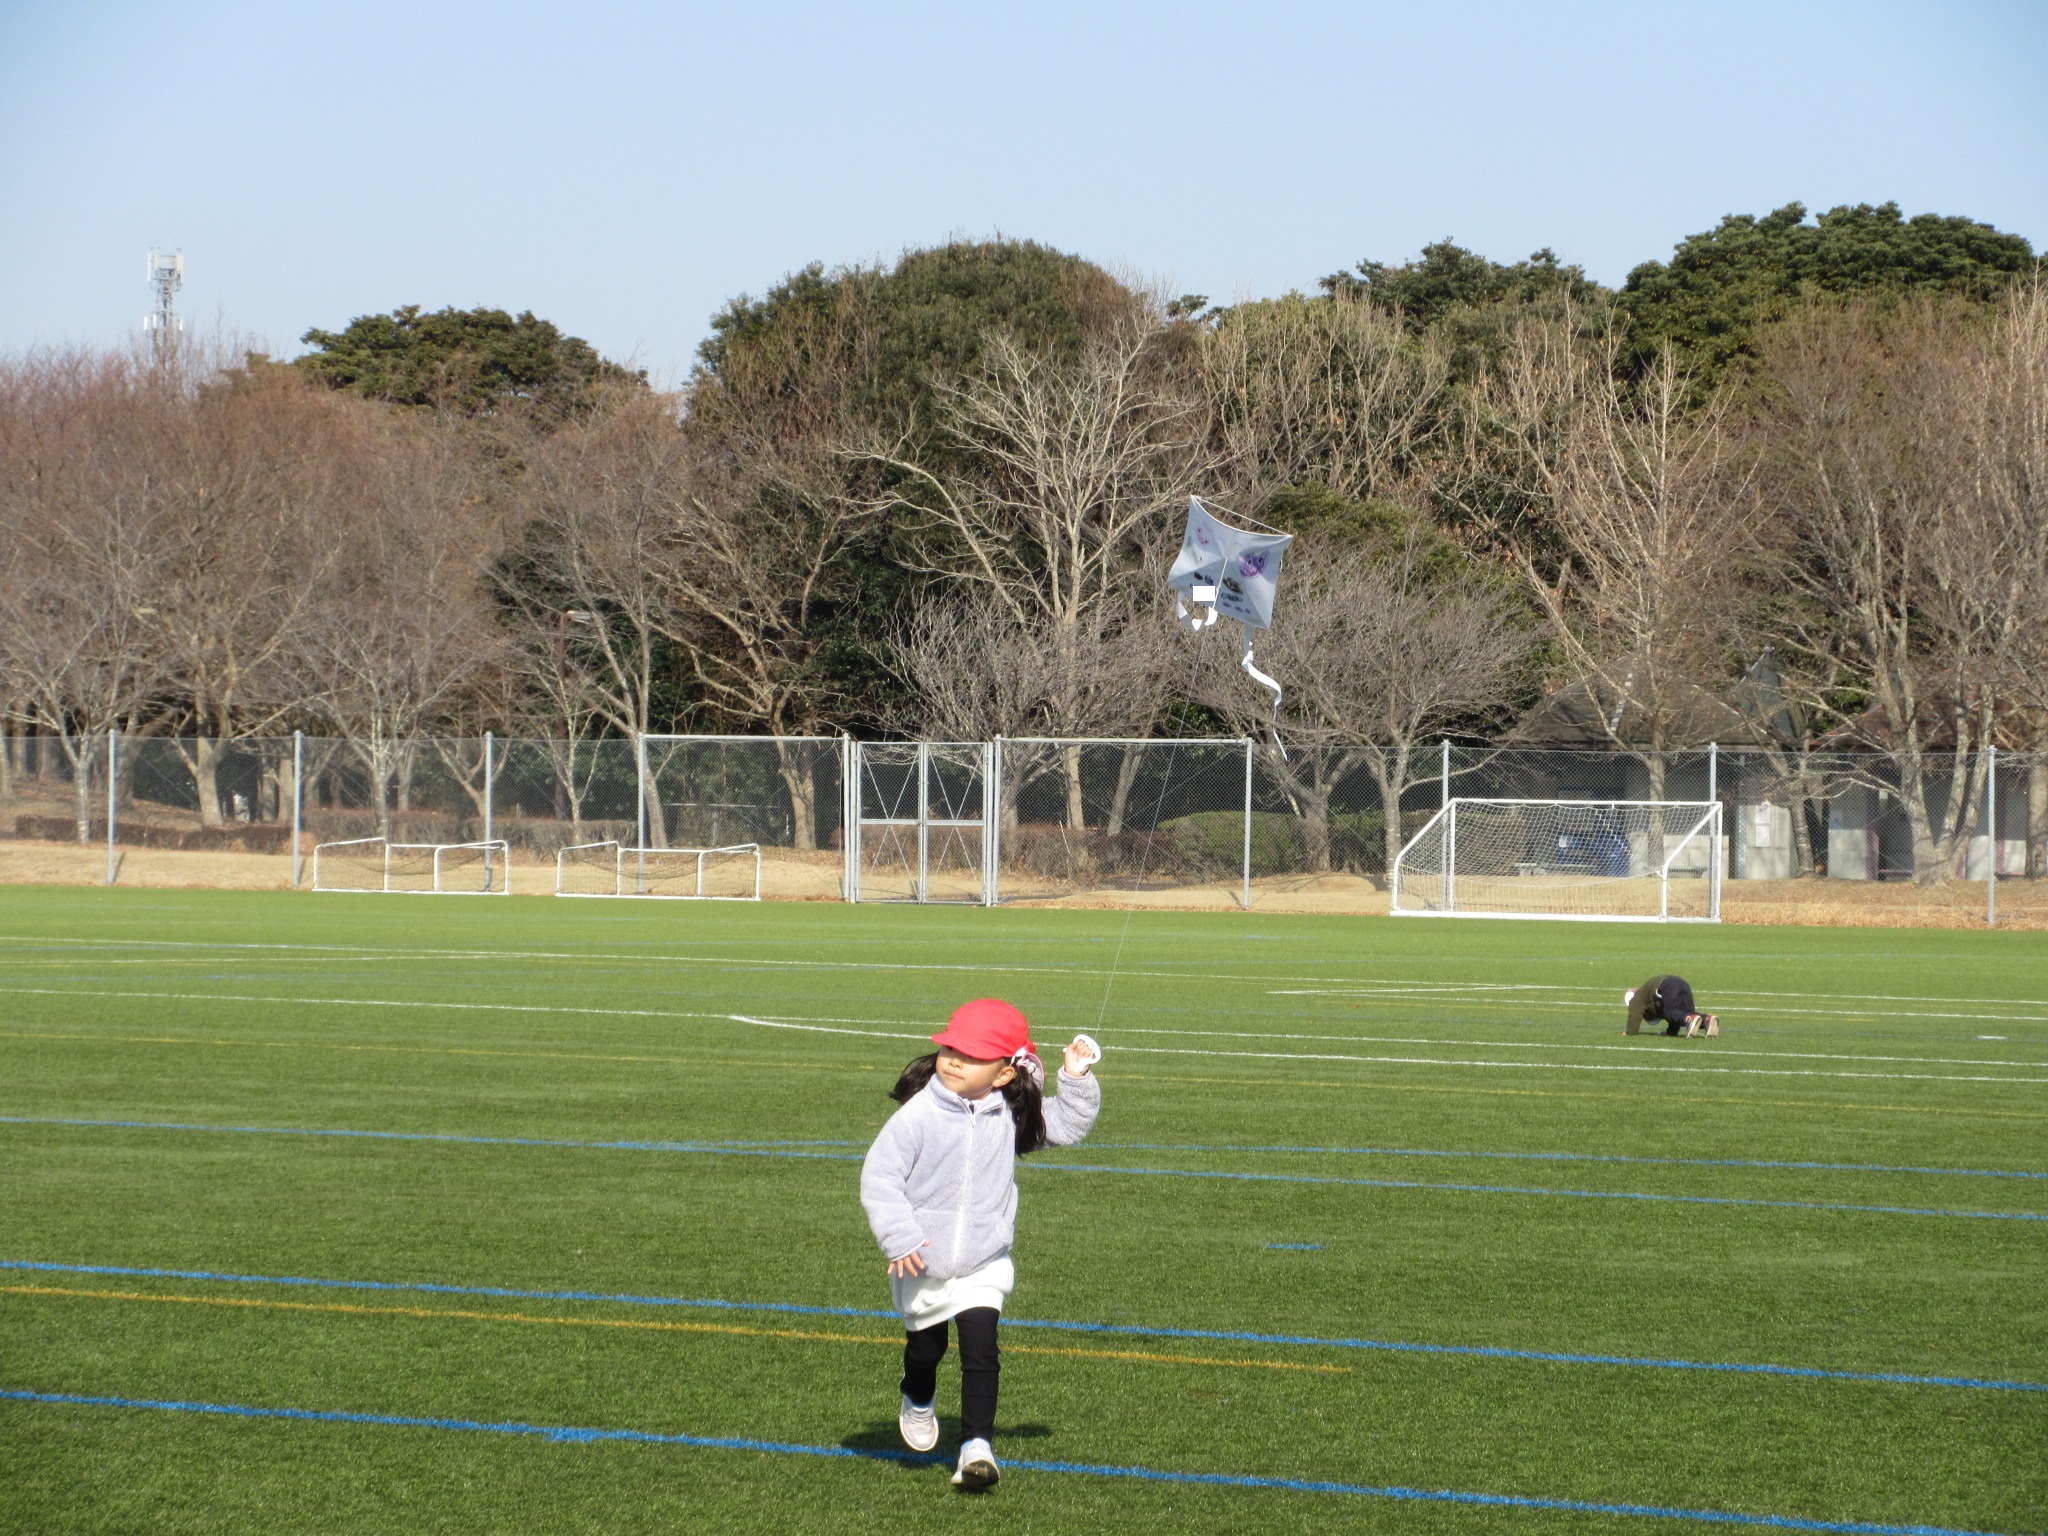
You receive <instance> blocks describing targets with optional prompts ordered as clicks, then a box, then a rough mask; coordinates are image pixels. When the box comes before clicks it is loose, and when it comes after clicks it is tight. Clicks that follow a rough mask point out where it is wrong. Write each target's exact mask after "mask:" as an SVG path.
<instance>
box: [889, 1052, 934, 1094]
mask: <svg viewBox="0 0 2048 1536" xmlns="http://www.w3.org/2000/svg"><path fill="white" fill-rule="evenodd" d="M938 1070H939V1053H938V1052H937V1051H927V1052H925V1054H924V1055H922V1056H919V1057H917V1058H916V1059H914V1060H913V1061H912V1062H911V1063H910V1065H908V1066H907V1067H905V1068H904V1069H903V1075H902V1076H901V1077H899V1078H897V1079H896V1086H895V1087H894V1088H891V1089H890V1090H889V1097H890V1098H892V1099H894V1100H895V1101H896V1102H897V1103H898V1104H908V1103H909V1102H910V1101H911V1100H912V1099H914V1098H916V1097H917V1096H918V1095H919V1094H920V1093H923V1092H924V1085H925V1084H926V1083H928V1082H930V1081H931V1080H932V1074H933V1073H934V1072H936V1071H938Z"/></svg>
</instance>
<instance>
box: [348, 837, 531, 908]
mask: <svg viewBox="0 0 2048 1536" xmlns="http://www.w3.org/2000/svg"><path fill="white" fill-rule="evenodd" d="M313 889H314V890H316V891H375V892H380V893H384V894H387V895H410V896H509V895H511V894H512V862H511V849H510V848H509V847H508V846H507V844H506V843H505V841H504V839H502V838H494V839H492V840H491V841H488V842H481V843H394V842H392V841H391V840H390V839H389V838H383V837H352V838H348V839H346V840H345V841H342V842H338V843H321V844H320V845H319V846H317V847H316V848H314V850H313Z"/></svg>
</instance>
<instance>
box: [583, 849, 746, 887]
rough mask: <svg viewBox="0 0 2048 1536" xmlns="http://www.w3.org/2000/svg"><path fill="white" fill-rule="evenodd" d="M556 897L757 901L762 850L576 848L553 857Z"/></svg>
mask: <svg viewBox="0 0 2048 1536" xmlns="http://www.w3.org/2000/svg"><path fill="white" fill-rule="evenodd" d="M555 894H556V895H557V896H666V897H670V898H673V899H681V900H684V901H759V900H760V899H761V845H760V844H759V843H735V844H734V845H732V846H731V847H729V848H628V847H625V846H624V845H623V844H620V843H609V842H608V843H578V844H576V845H575V846H574V847H571V848H564V849H563V850H562V851H561V852H560V853H557V854H556V855H555Z"/></svg>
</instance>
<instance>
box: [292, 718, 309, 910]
mask: <svg viewBox="0 0 2048 1536" xmlns="http://www.w3.org/2000/svg"><path fill="white" fill-rule="evenodd" d="M305 810H306V733H305V732H304V731H293V732H292V889H293V890H295V891H296V890H297V889H298V888H299V876H300V873H301V866H302V865H303V864H304V863H305V860H304V858H303V857H302V856H301V855H300V853H299V825H300V823H301V822H302V821H303V820H304V819H305Z"/></svg>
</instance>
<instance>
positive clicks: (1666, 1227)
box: [0, 888, 2048, 1536]
mask: <svg viewBox="0 0 2048 1536" xmlns="http://www.w3.org/2000/svg"><path fill="white" fill-rule="evenodd" d="M1113 965H1114V967H1115V978H1114V987H1113V990H1112V991H1110V993H1109V996H1108V998H1107V1007H1106V1009H1105V1007H1104V1003H1105V986H1106V983H1107V982H1108V981H1109V980H1110V976H1111V971H1112V966H1113ZM1653 970H1677V971H1680V972H1682V973H1683V974H1685V975H1686V976H1687V977H1688V978H1689V979H1690V980H1691V981H1692V982H1693V983H1694V984H1695V986H1696V988H1697V989H1698V991H1699V994H1700V996H1701V1000H1702V1002H1703V1003H1705V1004H1706V1005H1707V1006H1709V1007H1714V1008H1717V1009H1718V1010H1719V1011H1720V1012H1721V1014H1722V1019H1723V1026H1724V1032H1723V1036H1722V1038H1721V1039H1720V1040H1718V1041H1713V1042H1707V1041H1698V1042H1685V1041H1667V1040H1663V1039H1661V1038H1649V1037H1644V1038H1640V1039H1636V1040H1628V1039H1625V1038H1624V1037H1623V1035H1622V1034H1621V1032H1620V1023H1621V1018H1622V1012H1623V1010H1622V1005H1621V992H1622V989H1623V987H1625V986H1627V985H1630V984H1633V983H1634V982H1637V981H1639V980H1641V979H1642V977H1643V976H1645V975H1648V974H1649V973H1650V972H1652V971H1653ZM982 994H995V995H999V996H1004V997H1007V998H1009V999H1010V1000H1012V1001H1014V1002H1015V1003H1017V1004H1018V1005H1019V1006H1021V1007H1022V1008H1023V1009H1024V1010H1025V1011H1026V1012H1027V1013H1028V1014H1029V1015H1030V1016H1031V1018H1032V1021H1033V1025H1034V1032H1035V1034H1036V1035H1037V1036H1038V1038H1039V1040H1040V1042H1041V1045H1047V1046H1049V1045H1052V1044H1057V1043H1059V1042H1062V1041H1064V1040H1065V1039H1066V1038H1068V1037H1069V1036H1070V1035H1071V1033H1072V1032H1073V1031H1074V1030H1076V1029H1087V1030H1090V1031H1091V1032H1093V1033H1095V1034H1097V1036H1098V1037H1099V1038H1100V1039H1101V1040H1102V1042H1103V1044H1104V1045H1105V1047H1106V1048H1107V1051H1108V1056H1107V1059H1106V1061H1105V1062H1104V1064H1103V1066H1102V1068H1101V1076H1102V1080H1103V1088H1104V1104H1103V1112H1102V1118H1101V1120H1100V1122H1099V1123H1098V1125H1097V1128H1096V1132H1095V1135H1094V1137H1093V1138H1092V1139H1091V1140H1090V1141H1089V1142H1088V1143H1087V1144H1085V1145H1083V1146H1081V1147H1077V1148H1071V1149H1063V1150H1059V1151H1055V1152H1049V1153H1044V1154H1040V1155H1038V1156H1035V1157H1032V1158H1030V1159H1027V1160H1025V1162H1024V1163H1022V1164H1021V1165H1020V1168H1019V1174H1018V1180H1019V1184H1020V1187H1021V1190H1022V1209H1021V1214H1020V1217H1019V1224H1018V1240H1017V1252H1016V1256H1017V1265H1018V1274H1019V1284H1018V1288H1017V1291H1016V1293H1015V1295H1014V1296H1013V1297H1012V1298H1011V1301H1010V1306H1009V1308H1008V1311H1007V1313H1006V1322H1005V1325H1004V1332H1003V1343H1004V1352H1005V1361H1004V1377H1003V1381H1004V1387H1003V1407H1002V1415H1001V1420H1000V1423H999V1430H998V1439H997V1449H998V1452H999V1454H1001V1455H1002V1456H1003V1457H1004V1458H1005V1459H1006V1462H1008V1463H1009V1470H1008V1471H1007V1472H1006V1475H1005V1477H1004V1480H1003V1483H1002V1485H1001V1487H1000V1488H998V1489H997V1490H995V1491H994V1492H993V1493H992V1494H989V1495H987V1496H985V1497H982V1498H978V1499H977V1498H971V1497H965V1496H961V1495H957V1494H955V1493H954V1492H953V1491H952V1490H951V1489H950V1488H949V1486H948V1484H947V1481H946V1476H947V1474H946V1470H945V1469H943V1468H940V1467H936V1466H933V1465H930V1464H920V1463H917V1462H915V1461H908V1460H905V1459H902V1458H901V1456H900V1454H898V1453H899V1452H900V1446H899V1442H898V1441H897V1439H896V1432H895V1422H894V1415H895V1381H896V1375H897V1371H898V1369H899V1348H900V1341H901V1333H900V1331H899V1330H898V1329H897V1328H896V1327H895V1325H894V1324H893V1322H892V1320H891V1319H890V1318H889V1317H888V1316H885V1315H878V1314H880V1313H881V1312H882V1311H883V1310H884V1309H886V1307H887V1305H888V1297H887V1290H886V1287H885V1284H884V1282H883V1278H882V1262H881V1257H880V1255H879V1254H878V1253H877V1252H876V1251H875V1249H874V1246H873V1243H872V1241H871V1240H870V1238H869V1237H868V1234H867V1230H866V1227H865V1224H864V1223H863V1221H862V1218H861V1212H860V1208H859V1204H858V1202H857V1199H856V1182H857V1178H858V1173H859V1162H858V1159H859V1156H860V1154H861V1152H862V1150H863V1149H864V1148H865V1146H866V1143H867V1141H868V1139H869V1138H870V1137H871V1136H872V1134H873V1133H874V1131H875V1129H876V1128H877V1127H878V1126H879V1125H880V1124H881V1122H882V1121H883V1119H884V1118H886V1115H887V1113H888V1111H889V1110H890V1109H891V1108H892V1107H893V1106H892V1105H890V1104H889V1102H888V1101H887V1100H886V1099H885V1098H884V1097H883V1093H884V1090H885V1089H886V1088H887V1087H888V1085H889V1084H890V1082H892V1081H893V1079H894V1075H895V1072H896V1070H897V1068H898V1067H900V1065H901V1064H902V1062H903V1061H904V1060H905V1059H907V1058H908V1057H910V1056H911V1055H913V1054H916V1053H917V1052H918V1051H919V1050H920V1049H921V1048H922V1041H923V1037H924V1036H925V1035H927V1034H929V1033H930V1031H931V1030H932V1028H934V1027H935V1026H936V1025H937V1024H938V1022H940V1021H941V1020H942V1019H943V1018H944V1016H945V1014H946V1013H947V1012H948V1011H949V1010H950V1008H951V1007H952V1006H953V1005H954V1004H956V1003H957V1002H959V1001H961V1000H963V999H965V998H967V997H970V996H975V995H982ZM0 996H4V1005H0V1116H5V1117H7V1118H6V1119H5V1121H4V1122H0V1260H4V1261H5V1264H6V1267H5V1268H0V1389H4V1390H5V1392H6V1393H7V1394H9V1395H8V1397H7V1399H6V1400H4V1401H0V1530H5V1531H10V1532H12V1531H21V1532H36V1533H44V1532H73V1531H79V1532H83V1531H93V1532H152V1533H155V1532H228V1531H233V1532H242V1531H248V1532H285V1531H295V1532H296V1531H304V1532H322V1533H332V1532H343V1531H348V1532H354V1531H379V1532H383V1531H391V1532H404V1533H407V1536H413V1533H421V1532H441V1531H449V1532H456V1531H461V1532H514V1531H517V1532H549V1533H553V1532H582V1531H603V1532H642V1531H647V1532H652V1531H820V1532H826V1531H831V1532H868V1531H873V1532H884V1531H888V1532H918V1533H922V1532H928V1531H929V1532H942V1531H952V1530H981V1529H988V1530H998V1529H1000V1530H1002V1531H1005V1532H1027V1531H1028V1532H1094V1533H1104V1536H1107V1533H1115V1532H1124V1531H1148V1532H1149V1531H1203V1532H1208V1531H1215V1532H1224V1531H1231V1532H1237V1531H1302V1532H1308V1531H1326V1530H1332V1529H1335V1530H1351V1529H1398V1530H1403V1531H1409V1530H1413V1531H1440V1530H1441V1531H1453V1530H1455V1531H1460V1532H1466V1531H1470V1532H1492V1531H1517V1532H1536V1531H1553V1530H1556V1531H1562V1530H1579V1529H1585V1530H1592V1529H1601V1530H1612V1531H1624V1530H1627V1531H1644V1530H1657V1529H1668V1528H1671V1527H1672V1526H1673V1523H1674V1519H1673V1517H1674V1515H1675V1514H1676V1515H1677V1516H1678V1517H1679V1518H1683V1519H1686V1520H1687V1521H1688V1523H1690V1521H1691V1520H1693V1519H1699V1520H1704V1519H1708V1518H1711V1517H1714V1516H1719V1517H1721V1518H1723V1519H1725V1518H1727V1517H1730V1516H1752V1517H1768V1518H1767V1519H1766V1521H1765V1523H1766V1525H1767V1526H1768V1525H1778V1526H1780V1527H1781V1528H1782V1527H1783V1526H1784V1525H1785V1524H1787V1523H1790V1522H1805V1521H1817V1522H1823V1523H1825V1524H1824V1526H1823V1528H1833V1529H1842V1528H1846V1527H1847V1526H1848V1525H1851V1524H1854V1525H1858V1526H1860V1527H1861V1528H1864V1529H1869V1528H1873V1527H1885V1528H1898V1527H1906V1526H1916V1527H1934V1528H1941V1529H1944V1530H1969V1531H1989V1532H2001V1533H2022V1532H2039V1531H2042V1530H2044V1529H2048V1390H2043V1386H2044V1384H2048V1220H2044V1219H2043V1218H2044V1216H2048V937H2044V936H2042V935H2018V934H1995V933H1993V934H1981V933H1957V932H1933V931H1926V932H1923V931H1901V930H1883V929H1863V930H1829V929H1763V928H1733V927H1731V928H1699V927H1689V928H1678V929H1661V930H1660V929H1658V928H1655V927H1647V926H1646V927H1636V926H1612V925H1601V924H1547V923H1486V922H1470V923H1455V922H1422V921H1400V920H1391V919H1357V918H1327V919H1326V918H1304V917H1260V916H1258V915H1256V914H1254V915H1252V916H1250V917H1244V916H1225V915H1217V916H1197V915H1172V914H1161V913H1154V914H1139V915H1137V916H1136V917H1135V918H1132V919H1130V920H1128V922H1127V920H1126V918H1125V917H1124V916H1123V915H1121V914H1113V913H1089V912H1028V911H995V912H985V911H980V910H960V909H915V908H892V907H875V906H863V907H858V908H847V907H841V906H836V905H787V906H778V905H769V906H724V905H718V906H707V905H696V904H680V903H638V902H568V901H555V900H551V899H540V898H532V899H527V898H515V899H512V900H507V901H503V902H486V901H459V900H448V899H439V900H437V899H433V898H404V897H361V896H310V895H302V896H295V897H294V896H283V895H261V894H248V895H239V894H227V893H196V892H195V893H183V892H144V891H136V892H120V891H115V892H99V891H66V890H34V889H22V888H9V889H4V890H0ZM732 1015H744V1016H746V1018H747V1019H749V1020H754V1021H759V1022H741V1021H739V1020H735V1019H734V1018H733V1017H731V1016H732ZM1098 1018H1100V1024H1099V1027H1098ZM778 1026H780V1027H778ZM799 1026H800V1027H799ZM308 1132H311V1133H318V1134H304V1133H308ZM334 1133H346V1134H334ZM1614 1197H1620V1198H1614ZM360 1282H380V1283H381V1284H378V1285H364V1284H361V1283H360ZM565 1293H566V1294H565ZM679 1302H680V1303H688V1304H677V1303H679ZM713 1303H715V1304H713ZM1055 1323H1057V1324H1069V1325H1073V1324H1096V1325H1105V1326H1102V1327H1098V1328H1094V1329H1089V1328H1083V1327H1071V1326H1068V1327H1048V1326H1030V1325H1033V1324H1039V1325H1043V1324H1055ZM1226 1335H1227V1336H1226ZM1756 1366H1765V1367H1774V1368H1778V1369H1774V1370H1764V1371H1758V1370H1753V1369H1733V1368H1732V1367H1756ZM957 1384H958V1377H957V1375H956V1374H955V1373H954V1372H953V1370H952V1369H951V1362H950V1361H949V1362H948V1366H947V1367H946V1368H944V1369H942V1371H941V1376H940V1406H941V1409H942V1411H943V1412H945V1413H946V1414H947V1415H948V1416H949V1417H950V1413H951V1410H952V1409H953V1408H954V1407H956V1406H957ZM87 1399H94V1400H98V1401H85V1400H87ZM107 1400H116V1401H107ZM223 1408H235V1409H241V1410H253V1411H252V1412H239V1413H226V1412H219V1411H212V1410H217V1409H223ZM344 1415H361V1416H364V1417H363V1418H362V1419H359V1420H358V1419H349V1418H345V1417H342V1416H344ZM393 1420H397V1421H405V1422H391V1421H393ZM513 1426H528V1427H532V1428H534V1429H544V1430H550V1431H554V1432H555V1433H552V1434H545V1435H544V1434H538V1433H521V1432H516V1431H515V1429H513V1428H509V1427H513ZM949 1428H950V1426H949ZM586 1432H596V1433H586ZM704 1441H719V1442H732V1443H728V1444H722V1445H706V1444H703V1443H701V1442H704ZM952 1443H953V1442H952V1441H951V1439H950V1438H949V1439H948V1441H947V1442H945V1443H944V1446H945V1448H947V1449H950V1448H951V1445H952ZM869 1453H873V1454H869ZM1140 1473H1144V1474H1158V1475H1156V1476H1155V1475H1142V1476H1141V1475H1139V1474H1140ZM1289 1485H1292V1486H1289ZM1418 1492H1420V1493H1429V1494H1432V1495H1434V1494H1442V1495H1446V1497H1442V1498H1428V1499H1422V1498H1416V1497H1413V1496H1412V1495H1413V1494H1414V1493H1418ZM1502 1499H1506V1500H1511V1501H1531V1502H1526V1503H1519V1502H1510V1503H1506V1504H1500V1503H1495V1502H1490V1501H1494V1500H1502ZM1573 1504H1586V1505H1595V1506H1602V1507H1601V1508H1598V1509H1591V1510H1588V1509H1581V1508H1573V1507H1569V1506H1571V1505H1573ZM1683 1512H1690V1515H1689V1516H1688V1515H1686V1514H1684V1513H1683ZM1795 1528H1800V1527H1795ZM1805 1528H1811V1527H1805Z"/></svg>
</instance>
